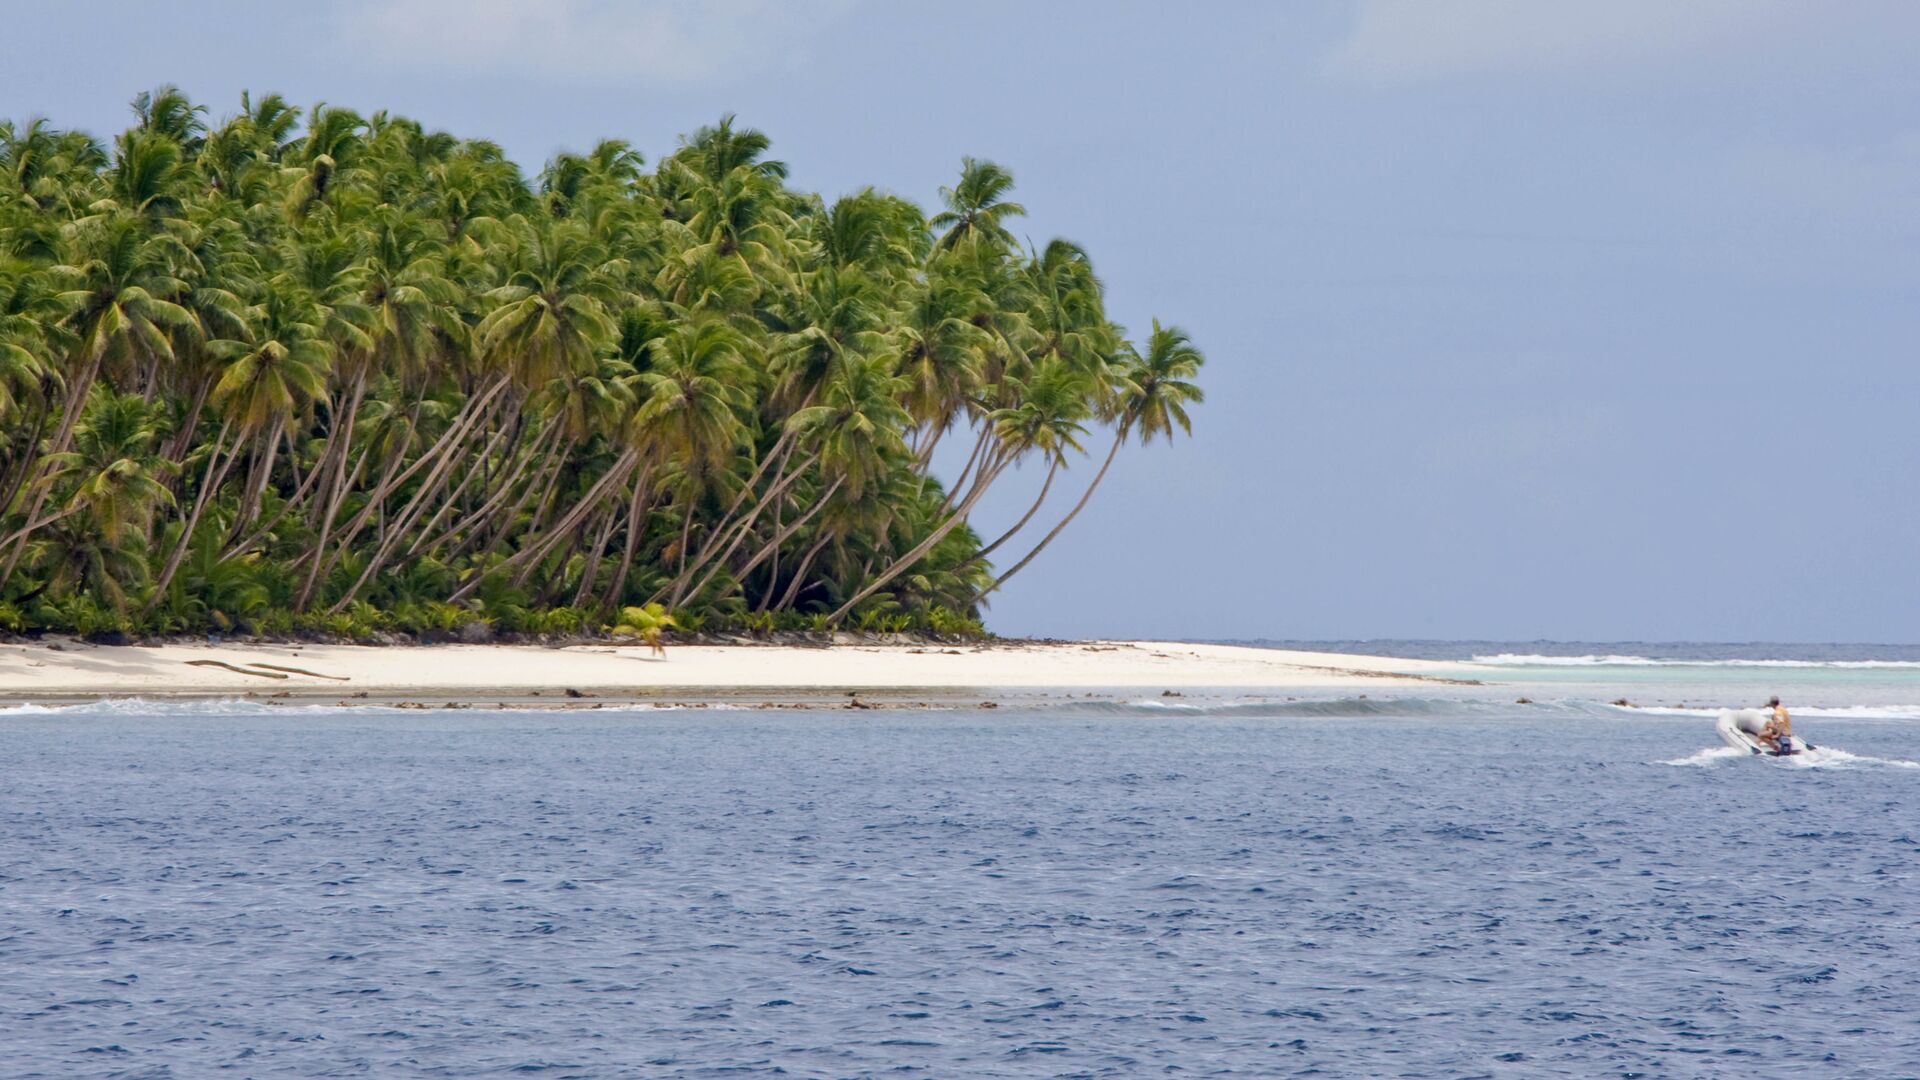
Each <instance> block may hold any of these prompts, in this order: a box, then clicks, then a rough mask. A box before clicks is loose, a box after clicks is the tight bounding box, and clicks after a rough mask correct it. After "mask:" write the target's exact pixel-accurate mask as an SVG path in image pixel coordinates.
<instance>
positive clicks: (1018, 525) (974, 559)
mask: <svg viewBox="0 0 1920 1080" xmlns="http://www.w3.org/2000/svg"><path fill="white" fill-rule="evenodd" d="M1059 471H1060V456H1059V455H1058V454H1056V455H1054V458H1053V464H1051V465H1048V466H1047V479H1046V482H1045V483H1043V484H1041V485H1040V496H1039V497H1038V498H1036V499H1034V500H1033V505H1032V506H1029V507H1027V512H1026V513H1024V514H1022V515H1020V520H1019V521H1016V522H1014V523H1013V528H1011V529H1008V530H1007V531H1006V532H1003V533H1001V534H1000V536H999V538H998V539H996V540H995V541H994V542H993V543H991V544H988V545H987V546H986V547H983V548H981V549H980V550H979V551H976V552H974V553H973V554H972V555H970V556H968V557H967V561H966V562H963V563H961V564H960V566H961V568H962V569H964V568H966V567H969V566H972V565H974V564H975V563H978V562H982V561H984V560H985V559H986V557H987V556H989V555H991V554H993V553H994V552H995V551H998V550H999V549H1000V545H1001V544H1004V543H1006V542H1007V541H1009V540H1011V539H1013V536H1014V534H1015V533H1017V532H1019V531H1020V530H1021V529H1024V528H1026V527H1027V522H1029V521H1032V520H1033V515H1035V514H1037V513H1039V512H1040V504H1041V503H1044V502H1046V501H1047V492H1048V490H1049V489H1051V488H1052V487H1053V477H1054V474H1056V473H1058V472H1059Z"/></svg>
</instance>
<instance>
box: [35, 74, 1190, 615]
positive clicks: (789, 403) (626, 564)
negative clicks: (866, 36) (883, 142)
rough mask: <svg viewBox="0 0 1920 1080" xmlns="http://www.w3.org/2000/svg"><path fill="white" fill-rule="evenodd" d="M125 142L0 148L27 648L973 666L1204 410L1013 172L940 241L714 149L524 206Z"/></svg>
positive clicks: (419, 156)
mask: <svg viewBox="0 0 1920 1080" xmlns="http://www.w3.org/2000/svg"><path fill="white" fill-rule="evenodd" d="M133 108H134V113H135V115H136V118H137V123H136V126H134V127H133V128H131V129H129V130H128V131H126V132H124V133H122V134H121V135H120V136H119V137H118V138H116V139H115V140H114V141H113V144H112V145H111V146H110V147H108V146H103V145H102V144H100V143H99V142H97V141H96V140H95V139H93V138H92V137H91V136H89V135H86V134H84V133H81V132H73V131H61V130H56V129H54V128H52V127H50V126H49V125H48V124H47V123H46V122H45V121H43V120H32V121H28V122H26V123H24V124H22V123H11V122H0V630H13V631H22V630H60V631H70V632H77V633H83V634H96V635H97V634H101V633H127V632H133V633H184V632H200V631H208V630H241V631H252V632H258V633H268V634H276V633H293V632H303V633H312V634H324V635H334V636H342V637H351V638H365V637H367V636H369V635H372V634H375V633H377V632H381V631H390V630H401V631H407V632H412V633H428V632H434V631H447V630H452V629H456V628H459V627H462V626H465V625H469V624H486V625H488V626H491V627H494V628H496V629H499V630H504V631H513V632H518V633H533V634H545V633H563V632H577V631H580V630H583V629H596V628H598V627H600V626H602V625H607V624H609V623H612V624H616V625H618V624H625V625H628V626H629V628H631V629H647V628H651V627H657V624H659V623H660V621H661V620H662V619H663V618H665V617H666V613H667V612H669V611H670V612H671V613H672V618H673V619H674V620H675V622H676V623H677V625H678V626H679V627H680V628H681V629H685V630H700V629H748V630H770V629H825V628H828V627H834V626H841V625H847V626H851V627H855V628H860V629H867V630H904V629H919V630H926V631H933V632H940V633H980V632H982V630H981V625H980V621H979V613H980V609H981V605H982V603H983V601H984V598H985V597H987V596H988V594H990V593H992V592H993V590H995V589H996V588H998V587H999V586H1000V585H1002V584H1003V583H1004V582H1005V580H1006V578H1007V577H1008V576H1010V575H1011V574H1012V573H1014V572H1017V571H1018V570H1020V569H1021V568H1023V567H1025V566H1026V565H1028V563H1029V562H1030V561H1031V560H1032V559H1033V557H1034V556H1035V555H1037V554H1039V552H1040V551H1041V549H1043V548H1044V547H1045V546H1046V544H1047V542H1048V541H1050V540H1052V539H1053V537H1054V536H1055V535H1057V534H1058V531H1059V527H1060V526H1063V525H1064V524H1065V523H1066V521H1067V520H1070V519H1071V517H1072V516H1073V514H1074V513H1077V512H1078V511H1079V509H1080V507H1081V506H1083V505H1084V504H1085V499H1086V496H1088V495H1091V494H1092V490H1093V488H1094V487H1096V486H1097V485H1098V483H1099V480H1100V478H1102V477H1104V476H1105V474H1106V468H1107V466H1108V465H1110V464H1111V463H1112V461H1113V456H1112V453H1111V452H1108V453H1105V454H1104V463H1102V464H1100V465H1098V466H1097V471H1096V469H1095V468H1089V469H1087V470H1085V471H1086V472H1091V473H1094V475H1093V476H1092V478H1091V480H1090V481H1089V482H1086V483H1073V482H1070V481H1072V480H1073V477H1074V476H1075V473H1074V472H1073V471H1072V469H1071V466H1072V465H1073V464H1075V463H1087V459H1086V458H1085V457H1084V453H1085V449H1084V447H1083V445H1082V444H1083V441H1084V440H1086V439H1087V437H1088V436H1089V434H1090V429H1093V428H1105V429H1106V430H1105V432H1104V433H1102V434H1100V436H1099V438H1100V440H1101V442H1100V444H1099V445H1100V446H1101V447H1102V449H1104V448H1105V446H1106V445H1107V444H1109V443H1110V444H1111V447H1112V448H1113V449H1115V450H1117V449H1118V447H1119V446H1120V444H1122V443H1124V442H1126V441H1128V440H1129V439H1130V438H1135V437H1137V438H1138V439H1139V440H1140V441H1142V442H1146V441H1150V440H1152V439H1154V438H1156V437H1159V436H1169V437H1170V436H1171V435H1172V433H1173V431H1174V430H1175V429H1176V428H1178V429H1180V430H1186V429H1187V427H1188V417H1187V412H1186V409H1187V407H1188V406H1189V405H1191V404H1194V403H1196V402H1198V401H1200V400H1201V394H1200V390H1199V389H1198V387H1196V386H1195V385H1194V384H1193V382H1192V380H1193V379H1194V377H1195V376H1196V373H1197V371H1198V369H1199V367H1200V365H1201V363H1202V358H1201V355H1200V353H1199V352H1198V351H1197V350H1196V349H1195V348H1194V347H1193V346H1192V344H1191V343H1190V342H1189V341H1188V339H1187V337H1186V335H1184V334H1183V333H1181V332H1180V331H1179V330H1177V329H1175V328H1172V327H1162V326H1160V324H1159V323H1158V322H1156V323H1155V324H1154V326H1153V328H1152V330H1151V332H1150V333H1149V334H1148V335H1147V336H1146V337H1145V339H1144V340H1143V341H1141V342H1140V343H1138V344H1135V343H1132V342H1129V341H1127V340H1126V338H1125V335H1124V332H1123V330H1122V329H1121V328H1120V327H1119V326H1117V325H1115V324H1114V323H1113V322H1111V321H1110V320H1109V319H1108V318H1107V316H1106V312H1105V310H1104V306H1103V303H1102V295H1101V293H1102V290H1101V284H1100V281H1099V279H1098V278H1097V277H1095V276H1094V273H1093V268H1092V264H1091V262H1090V261H1089V260H1088V257H1087V255H1086V253H1085V252H1083V251H1081V250H1080V249H1079V248H1078V247H1076V246H1074V245H1073V244H1071V243H1069V242H1067V241H1065V240H1054V241H1052V242H1051V243H1049V244H1047V245H1046V246H1045V247H1044V248H1041V249H1038V250H1034V249H1031V248H1028V247H1025V246H1023V245H1022V244H1020V243H1018V242H1016V240H1015V239H1014V236H1013V234H1012V232H1011V230H1010V228H1009V223H1010V222H1011V221H1012V220H1013V219H1015V218H1017V217H1019V216H1021V215H1022V214H1023V213H1024V212H1025V211H1024V210H1023V208H1022V207H1021V206H1020V205H1019V204H1017V203H1014V202H1010V201H1008V196H1009V194H1010V192H1011V190H1012V188H1013V178H1012V177H1011V175H1009V174H1008V173H1007V172H1006V171H1005V170H1004V169H1002V168H1001V167H1000V166H998V165H995V164H993V163H991V162H985V161H975V160H973V159H966V160H965V161H964V162H963V165H962V170H961V174H960V178H959V180H958V182H957V183H956V184H955V186H954V187H952V188H950V189H942V191H941V193H940V196H941V200H942V204H943V207H944V208H943V209H942V210H941V211H940V212H939V213H937V214H934V215H933V216H931V217H928V216H926V215H925V214H924V213H923V212H922V211H921V210H920V208H919V207H917V206H915V205H914V204H912V203H910V202H907V201H905V200H903V199H900V198H898V197H896V196H893V195H889V194H885V193H882V192H878V191H875V190H873V189H871V188H869V189H867V190H864V191H860V192H858V193H856V194H852V195H848V196H845V197H843V198H840V199H838V200H836V201H834V202H832V203H831V204H829V203H827V202H826V201H825V200H824V199H822V198H821V197H820V196H818V195H813V194H809V193H805V192H800V191H795V190H793V189H791V188H789V187H788V186H787V185H786V183H785V179H786V172H787V170H786V167H785V166H784V165H782V164H781V163H780V162H778V161H775V160H772V159H771V158H769V157H768V156H767V154H768V150H769V143H768V140H767V138H766V137H765V136H764V135H762V134H761V133H759V132H757V131H754V130H752V129H748V128H741V127H736V126H735V125H734V123H733V120H732V118H731V117H728V118H726V119H724V120H722V121H721V122H720V123H719V124H717V125H715V126H713V127H707V128H702V129H700V130H699V131H698V132H696V133H695V134H694V135H693V136H691V137H690V138H687V139H685V140H684V141H683V142H682V144H681V146H680V147H679V149H678V150H676V151H675V152H674V153H673V154H671V155H670V156H668V157H667V158H665V159H664V160H662V161H660V162H659V163H658V165H657V167H656V168H654V169H653V170H652V171H646V170H645V169H643V163H642V161H641V157H640V155H639V154H638V153H636V152H635V151H633V150H632V149H631V148H630V147H628V145H627V144H626V143H623V142H619V141H608V142H603V143H601V144H600V145H598V146H596V147H594V148H593V150H592V151H591V152H589V153H586V154H583V155H573V154H563V155H560V156H559V157H556V158H555V159H554V160H553V161H551V162H550V163H548V165H547V166H546V168H545V169H544V170H542V172H541V173H540V175H539V176H538V178H537V179H535V180H534V181H531V182H529V181H528V180H527V179H526V178H525V177H523V176H522V175H521V174H520V171H519V169H518V168H517V167H516V166H515V165H514V164H513V163H512V162H510V161H508V160H507V159H506V157H505V155H504V154H503V153H502V152H501V150H500V148H499V147H498V146H496V145H494V144H492V143H489V142H485V141H481V140H466V139H457V138H454V137H452V136H450V135H447V134H444V133H439V132H430V131H427V130H425V129H423V128H422V127H421V126H420V125H418V124H416V123H414V122H412V121H410V120H406V119H404V118H401V117H395V116H390V115H388V114H386V113H375V114H373V115H371V116H364V117H363V116H360V115H358V114H356V113H353V112H350V111H347V110H345V109H339V108H333V107H329V106H325V105H317V106H315V107H314V108H312V109H311V110H307V111H305V112H304V113H303V112H302V110H299V109H296V108H293V107H291V106H289V105H288V104H287V103H286V102H285V101H284V100H282V99H281V98H280V97H279V96H277V95H268V96H266V97H263V98H260V99H257V100H255V99H252V98H251V97H249V96H247V95H242V97H241V110H240V112H239V113H238V114H236V115H234V116H233V117H231V118H230V119H227V120H224V121H222V122H220V123H218V124H217V125H215V124H210V123H209V122H208V113H207V110H206V109H205V107H204V106H200V105H195V104H193V103H192V102H190V101H188V100H187V99H186V98H185V97H184V96H183V95H181V94H180V93H179V92H178V91H177V90H175V89H174V88H172V87H162V88H161V89H159V90H156V91H154V92H152V93H150V94H141V95H140V96H139V97H137V98H136V99H134V102H133ZM942 444H944V445H946V446H948V447H949V448H950V449H949V455H948V456H950V457H953V458H956V459H959V460H962V461H964V463H965V464H964V467H963V469H962V471H961V472H960V473H959V474H957V475H956V476H955V477H954V478H953V482H952V484H951V485H945V484H942V483H941V482H940V480H938V479H937V478H935V477H934V476H932V475H930V473H929V466H930V462H931V461H932V459H933V455H934V450H935V448H936V446H939V445H942ZM1096 452H1099V451H1098V450H1096ZM1023 461H1038V462H1040V463H1041V464H1042V466H1043V468H1042V469H1040V470H1037V471H1036V472H1035V473H1034V475H1039V474H1044V476H1045V486H1044V487H1043V488H1042V489H1041V492H1040V496H1041V500H1042V501H1044V499H1045V497H1046V495H1047V494H1048V493H1049V492H1052V491H1054V490H1055V489H1056V488H1057V489H1059V491H1060V492H1062V493H1063V494H1062V495H1061V496H1060V497H1061V498H1062V499H1063V500H1065V499H1071V500H1074V501H1072V502H1070V503H1069V506H1070V509H1069V510H1068V511H1066V512H1065V513H1064V514H1063V513H1062V512H1061V511H1060V510H1059V509H1058V508H1056V509H1053V510H1050V511H1048V512H1047V513H1037V512H1036V511H1038V510H1039V509H1040V504H1039V502H1036V503H1035V504H1034V509H1032V510H1029V511H1028V512H1027V514H1026V516H1025V517H1023V518H1022V519H1021V522H1020V525H1019V527H1018V528H1017V529H1016V533H1020V532H1021V531H1022V530H1024V529H1025V528H1026V527H1027V525H1028V524H1029V523H1030V522H1031V523H1032V524H1033V532H1034V534H1037V535H1039V537H1040V539H1039V540H1038V541H1035V540H1034V539H1033V538H1032V536H1031V535H1003V536H1000V537H997V538H995V540H994V541H993V544H992V545H991V547H992V549H993V551H994V552H1001V553H1003V554H1005V555H1008V556H1013V557H1014V558H1013V560H1012V563H1011V565H1012V567H1013V570H1011V571H1007V572H1005V573H1002V574H1000V575H998V576H996V574H995V572H994V570H993V568H992V566H991V564H989V563H988V562H987V560H986V558H985V556H986V555H987V554H989V553H990V552H989V551H986V550H983V549H982V547H981V543H980V540H979V538H978V537H977V536H976V535H975V533H974V531H973V529H972V528H970V527H969V524H968V518H969V515H970V514H971V513H972V511H973V509H974V508H975V507H976V506H977V505H978V504H979V503H980V500H981V499H982V498H983V497H984V496H985V495H986V494H987V492H988V491H989V490H990V489H992V488H993V487H994V485H995V484H996V483H998V482H1000V481H1002V480H1003V479H1004V478H1005V477H1006V476H1007V475H1008V474H1009V472H1010V470H1011V468H1012V467H1013V466H1014V465H1015V464H1016V463H1020V462H1023ZM1056 474H1058V475H1056ZM1002 549H1004V550H1002ZM649 604H651V605H654V606H653V607H651V608H648V607H647V605H649ZM623 613H624V614H623Z"/></svg>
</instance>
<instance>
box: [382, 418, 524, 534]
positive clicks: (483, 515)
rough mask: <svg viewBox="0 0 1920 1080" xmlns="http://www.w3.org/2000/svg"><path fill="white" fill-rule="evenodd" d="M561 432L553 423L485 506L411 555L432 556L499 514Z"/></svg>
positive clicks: (429, 528) (431, 524)
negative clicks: (549, 443) (528, 469)
mask: <svg viewBox="0 0 1920 1080" xmlns="http://www.w3.org/2000/svg"><path fill="white" fill-rule="evenodd" d="M559 431H560V425H559V423H558V422H557V421H549V422H548V424H547V426H546V427H545V428H543V429H541V431H540V434H539V435H537V436H535V437H534V440H533V443H532V444H531V445H530V446H528V447H527V449H526V451H525V452H524V453H521V454H519V455H517V456H516V457H515V460H514V464H513V468H512V469H510V470H509V471H508V472H507V475H506V476H505V477H503V478H502V479H501V481H500V486H499V487H498V488H496V489H495V490H494V492H493V493H492V494H491V495H489V496H488V497H487V498H486V499H485V501H483V502H481V504H480V505H479V507H477V508H476V509H475V510H473V512H471V513H469V514H466V515H464V516H463V517H461V518H460V520H458V521H456V522H454V523H453V524H452V525H450V526H448V527H447V528H446V529H445V530H444V531H442V532H441V533H440V534H439V535H437V536H435V537H433V538H432V540H431V541H416V542H415V543H414V545H413V546H412V547H411V548H409V549H407V554H409V555H418V554H423V553H429V552H432V551H434V550H436V549H438V548H439V547H440V546H441V545H442V544H445V543H446V542H447V541H449V540H451V539H453V538H454V537H456V536H459V535H461V534H463V533H465V532H467V530H468V529H470V528H473V527H475V526H476V525H479V524H482V523H484V522H485V521H486V520H487V518H488V516H489V515H491V514H492V513H493V512H494V511H495V510H498V509H499V508H500V505H501V504H502V503H504V502H505V501H506V500H507V498H508V497H509V496H511V495H512V494H513V492H514V491H515V490H516V489H515V487H514V485H515V484H518V483H519V482H520V477H521V474H523V473H525V472H526V470H527V466H529V465H531V464H533V463H534V461H536V460H538V459H539V457H540V452H541V451H542V450H544V449H546V446H547V440H549V439H551V438H552V437H553V436H554V435H556V434H558V433H559ZM434 526H435V522H428V523H427V527H426V528H425V529H424V530H422V535H423V536H424V535H425V534H427V533H431V532H432V531H433V529H434Z"/></svg>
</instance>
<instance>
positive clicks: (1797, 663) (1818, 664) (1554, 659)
mask: <svg viewBox="0 0 1920 1080" xmlns="http://www.w3.org/2000/svg"><path fill="white" fill-rule="evenodd" d="M1473 662H1474V663H1476V664H1485V665H1487V666H1488V667H1705V668H1717V667H1725V668H1841V669H1871V668H1887V669H1891V670H1907V671H1920V660H1746V659H1734V660H1685V659H1677V658H1672V657H1656V656H1620V655H1607V656H1598V655H1587V656H1543V655H1540V654H1537V653H1494V654H1491V655H1485V656H1476V657H1474V658H1473Z"/></svg>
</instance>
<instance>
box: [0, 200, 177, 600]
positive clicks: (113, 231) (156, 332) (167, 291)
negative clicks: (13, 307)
mask: <svg viewBox="0 0 1920 1080" xmlns="http://www.w3.org/2000/svg"><path fill="white" fill-rule="evenodd" d="M66 246H67V249H68V251H69V256H68V258H69V261H68V262H66V263H62V264H60V265H58V266H55V267H53V268H52V270H51V273H52V275H53V278H54V281H55V288H58V289H60V291H59V292H58V294H57V301H58V303H59V305H60V307H61V309H62V310H63V312H64V317H63V318H61V319H60V320H59V324H58V325H59V327H60V329H61V331H62V333H63V336H64V337H65V338H66V339H67V340H68V341H69V343H70V344H69V349H68V372H67V374H66V376H65V383H66V386H65V402H64V405H63V407H62V412H61V417H60V422H59V424H58V426H56V428H55V429H54V434H53V438H52V442H51V443H50V444H49V446H48V449H47V457H48V458H51V457H53V456H55V455H59V454H62V453H65V452H66V451H67V449H68V447H69V444H70V441H71V439H72V437H73V429H74V425H75V424H76V423H78V422H79V419H80V413H81V409H82V407H83V406H84V405H85V404H86V401H87V397H88V395H89V394H90V393H91V391H92V389H93V385H94V380H95V378H96V377H97V376H98V374H99V372H100V370H101V368H102V366H103V365H116V366H121V367H130V368H136V369H137V368H139V367H141V366H143V365H142V364H141V361H142V360H144V359H145V358H147V357H149V356H157V357H163V358H168V359H170V358H171V357H172V355H173V345H172V342H171V341H170V340H169V338H168V336H167V333H166V331H167V329H168V328H169V327H174V326H181V325H185V324H187V323H189V322H191V321H192V316H191V315H190V314H189V313H188V312H187V311H186V310H185V309H184V308H182V307H180V306H179V305H178V304H175V303H173V302H172V301H171V300H168V299H165V298H166V297H168V296H173V295H176V294H178V293H179V292H181V291H183V285H182V283H181V282H180V281H179V279H177V278H175V277H174V276H173V275H172V273H171V268H170V265H169V263H170V259H169V254H170V248H171V244H170V241H169V240H168V239H167V238H165V237H163V236H155V235H153V234H151V233H149V232H148V230H147V228H146V226H145V224H144V223H143V222H141V221H140V220H139V219H137V218H134V217H132V216H130V215H127V214H123V213H120V214H107V215H104V216H100V217H95V218H90V219H86V220H83V221H79V222H75V223H74V224H73V225H72V226H71V227H70V231H69V235H68V239H67V245H66ZM62 286H64V288H61V287H62ZM43 460H44V459H43ZM28 471H29V475H30V476H37V475H39V472H38V470H37V469H34V468H33V467H29V470H28ZM28 483H29V484H30V485H32V484H33V483H34V481H33V480H29V481H28ZM34 490H35V492H36V493H35V494H34V496H33V497H32V498H31V499H30V500H29V505H28V508H27V513H26V525H25V532H24V533H22V534H21V539H20V541H19V542H18V544H16V545H15V546H14V548H13V550H12V552H11V554H9V555H8V557H7V562H6V566H5V568H4V569H0V586H4V585H5V584H6V581H7V579H8V578H10V577H12V575H13V571H14V568H15V567H16V566H17V565H18V564H19V560H20V557H21V555H22V554H23V553H24V552H25V545H26V543H27V540H28V539H29V538H30V537H31V535H32V532H33V530H34V529H35V528H38V525H37V524H35V522H36V520H37V518H38V515H39V513H40V509H41V507H42V506H43V505H44V504H45V498H46V493H47V489H46V487H45V486H44V485H41V486H37V487H35V488H34ZM4 547H5V545H4V544H0V549H4Z"/></svg>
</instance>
